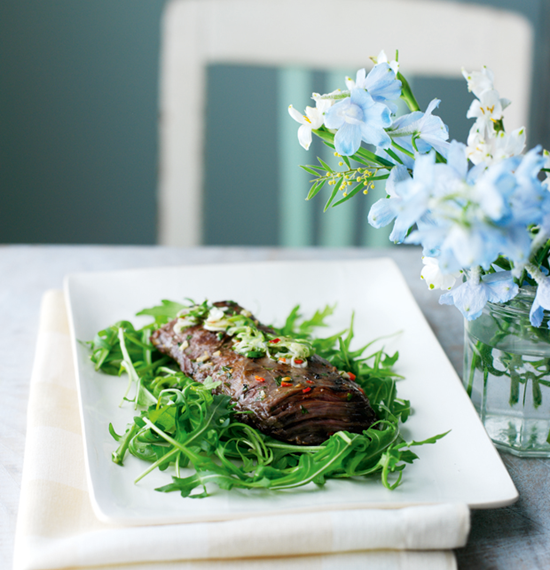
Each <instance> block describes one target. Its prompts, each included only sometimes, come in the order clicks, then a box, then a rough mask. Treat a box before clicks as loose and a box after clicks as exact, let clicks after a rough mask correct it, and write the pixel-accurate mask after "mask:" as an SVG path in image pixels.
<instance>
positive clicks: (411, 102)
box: [397, 72, 420, 112]
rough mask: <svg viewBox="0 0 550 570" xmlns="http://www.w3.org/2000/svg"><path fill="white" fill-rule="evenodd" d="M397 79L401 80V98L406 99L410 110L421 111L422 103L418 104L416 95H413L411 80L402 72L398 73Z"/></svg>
mask: <svg viewBox="0 0 550 570" xmlns="http://www.w3.org/2000/svg"><path fill="white" fill-rule="evenodd" d="M397 79H399V81H401V99H403V101H405V103H406V104H407V107H408V108H409V111H411V112H412V111H420V105H419V104H418V102H417V100H416V98H415V96H414V95H413V92H412V89H411V86H410V85H409V82H408V81H407V80H406V79H405V77H404V76H403V75H402V74H401V73H399V72H398V73H397Z"/></svg>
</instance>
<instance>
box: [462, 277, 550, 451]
mask: <svg viewBox="0 0 550 570" xmlns="http://www.w3.org/2000/svg"><path fill="white" fill-rule="evenodd" d="M534 297H535V291H534V289H531V288H527V289H525V288H522V289H521V290H520V292H519V294H518V295H517V296H516V297H515V298H514V299H512V300H511V301H508V302H507V303H503V304H494V303H487V305H486V306H485V309H484V310H483V314H482V315H481V316H480V317H479V318H478V319H476V320H473V321H465V338H464V386H465V388H466V391H467V392H468V395H469V396H470V398H471V399H472V402H473V404H474V406H475V407H476V409H477V411H478V413H479V415H480V417H481V420H482V422H483V425H484V426H485V429H486V430H487V433H488V434H489V437H490V438H491V439H492V440H493V442H494V444H495V445H496V447H497V448H499V449H500V450H502V451H506V452H508V453H512V454H514V455H518V456H520V457H550V443H549V439H550V436H549V434H550V330H549V329H548V317H549V315H548V314H547V313H546V312H545V314H544V319H543V322H542V324H541V326H540V327H538V328H537V327H533V326H532V325H531V323H530V322H529V310H530V309H531V304H532V302H533V299H534Z"/></svg>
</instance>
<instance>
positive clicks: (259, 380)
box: [254, 376, 265, 382]
mask: <svg viewBox="0 0 550 570" xmlns="http://www.w3.org/2000/svg"><path fill="white" fill-rule="evenodd" d="M254 378H255V379H256V381H257V382H265V378H262V377H261V376H254Z"/></svg>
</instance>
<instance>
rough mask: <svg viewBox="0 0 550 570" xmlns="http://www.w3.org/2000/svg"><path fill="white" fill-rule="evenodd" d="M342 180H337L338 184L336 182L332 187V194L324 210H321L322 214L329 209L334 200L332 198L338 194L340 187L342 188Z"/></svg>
mask: <svg viewBox="0 0 550 570" xmlns="http://www.w3.org/2000/svg"><path fill="white" fill-rule="evenodd" d="M342 180H343V178H339V179H338V182H336V184H335V185H334V186H333V188H332V194H331V195H330V198H329V199H328V200H327V203H326V204H325V209H324V210H323V212H326V211H327V210H328V209H329V208H330V205H331V204H332V201H333V200H334V198H335V197H336V195H337V194H338V190H340V186H342Z"/></svg>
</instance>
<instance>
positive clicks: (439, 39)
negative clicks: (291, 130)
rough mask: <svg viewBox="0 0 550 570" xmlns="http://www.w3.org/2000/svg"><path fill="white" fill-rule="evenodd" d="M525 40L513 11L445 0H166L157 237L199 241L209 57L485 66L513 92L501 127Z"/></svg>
mask: <svg viewBox="0 0 550 570" xmlns="http://www.w3.org/2000/svg"><path fill="white" fill-rule="evenodd" d="M532 44H533V31H532V29H531V26H530V24H529V23H528V22H527V20H525V19H524V18H523V17H521V16H520V15H518V14H515V13H512V12H507V11H504V10H498V9H494V8H487V7H480V6H476V5H472V4H462V3H458V4H455V3H452V2H448V1H436V0H338V2H334V1H333V0H171V1H170V2H168V4H167V6H166V11H165V14H164V20H163V29H162V61H161V81H160V111H161V120H160V179H159V188H158V208H159V216H158V221H159V243H161V244H163V245H173V246H192V245H198V244H201V242H202V226H203V206H202V183H203V163H202V157H203V148H204V131H205V128H204V126H205V125H204V115H205V106H206V69H207V66H208V65H209V64H220V63H231V64H235V63H238V64H253V65H273V66H299V67H307V68H313V69H331V68H332V69H342V68H344V69H349V68H351V69H359V68H360V67H364V66H365V63H366V62H367V61H368V57H369V56H370V55H376V54H378V52H379V51H380V49H382V48H383V49H385V51H386V53H387V54H388V55H390V54H393V53H394V52H395V49H396V48H397V49H399V50H400V62H401V65H402V69H403V71H404V72H405V70H406V74H412V75H422V76H441V77H450V78H453V77H460V76H461V71H460V70H461V68H462V67H465V68H466V69H468V70H474V69H479V68H481V66H482V65H487V66H488V67H490V68H491V69H492V70H493V71H494V72H495V77H496V88H497V89H498V90H499V92H500V93H501V95H502V96H504V97H507V98H508V99H511V100H512V101H513V105H512V106H510V108H509V109H508V110H507V114H506V125H507V128H508V129H510V130H511V129H513V128H516V127H519V126H522V125H526V123H527V119H528V104H529V86H530V85H531V73H532V70H531V62H532V54H533V45H532ZM290 102H292V101H289V103H290ZM274 112H275V110H274ZM297 126H298V125H297V124H296V125H294V127H297ZM295 144H298V143H297V141H296V142H295ZM306 192H307V188H304V190H303V193H304V194H305V193H306ZM302 201H303V200H302ZM284 208H285V206H284V201H283V209H284ZM281 215H282V216H285V215H291V212H290V211H287V212H286V213H285V211H283V212H282V213H281Z"/></svg>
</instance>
